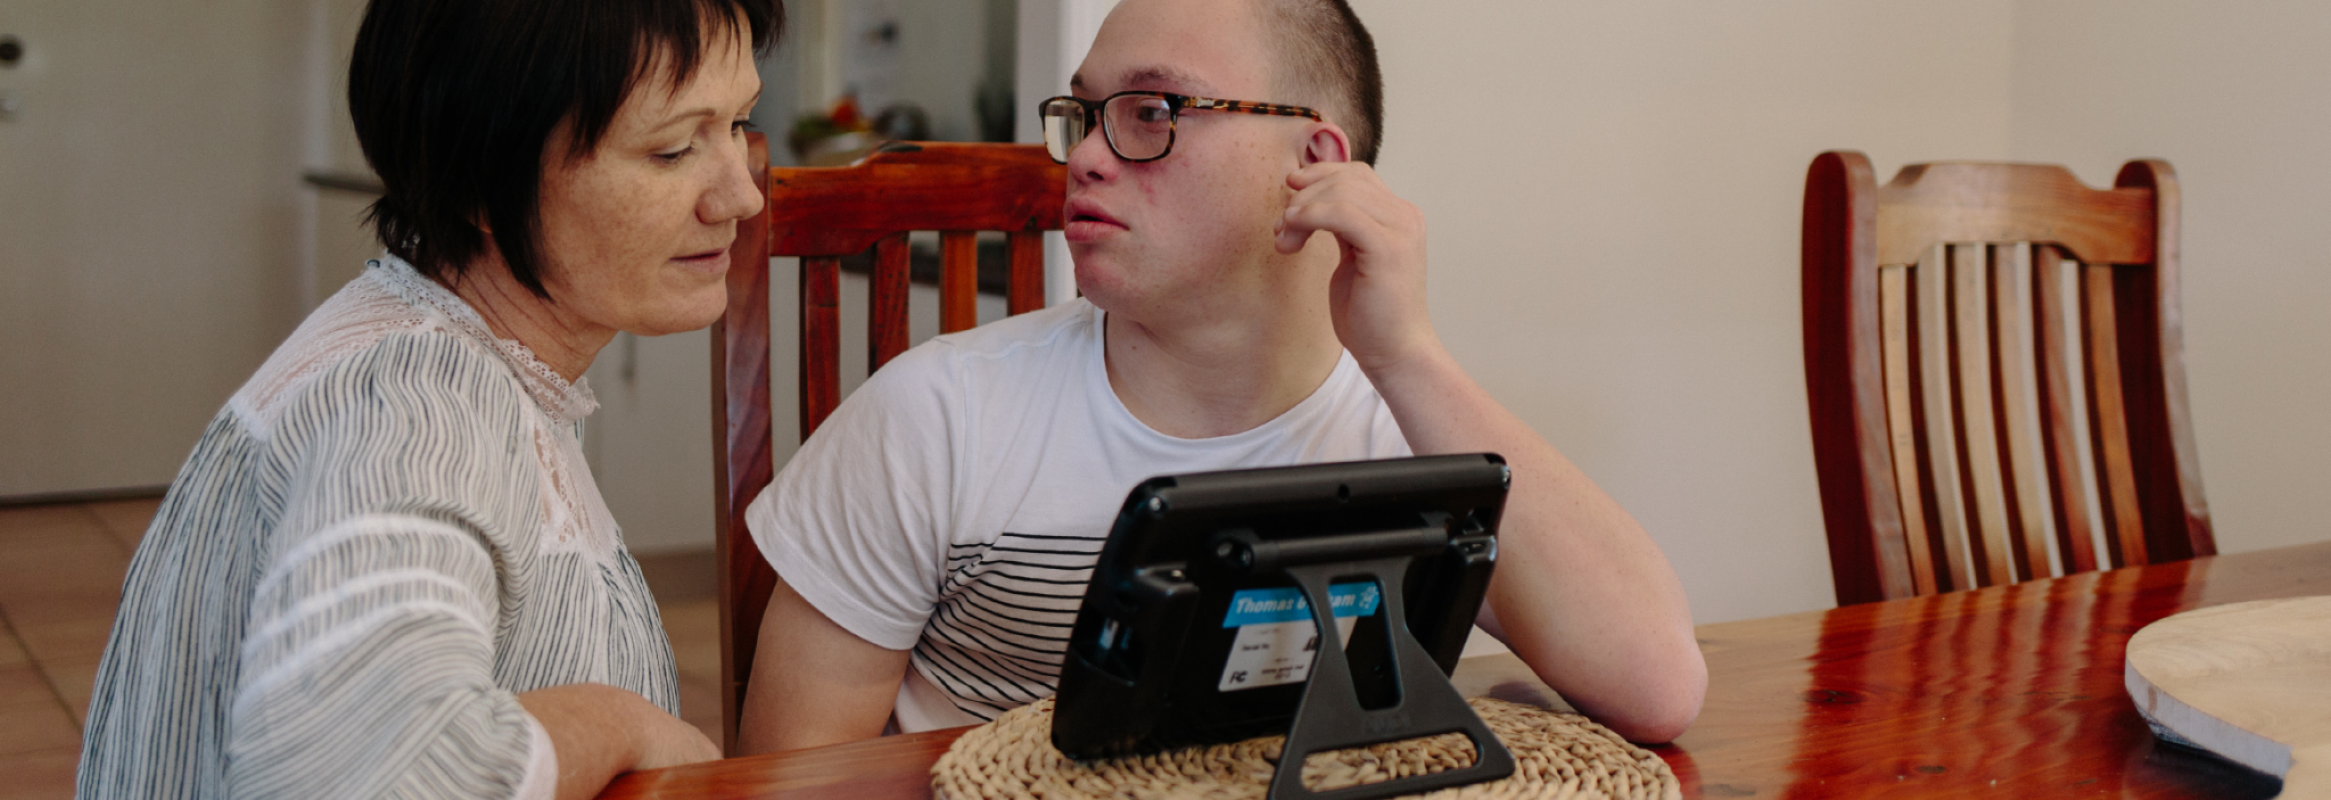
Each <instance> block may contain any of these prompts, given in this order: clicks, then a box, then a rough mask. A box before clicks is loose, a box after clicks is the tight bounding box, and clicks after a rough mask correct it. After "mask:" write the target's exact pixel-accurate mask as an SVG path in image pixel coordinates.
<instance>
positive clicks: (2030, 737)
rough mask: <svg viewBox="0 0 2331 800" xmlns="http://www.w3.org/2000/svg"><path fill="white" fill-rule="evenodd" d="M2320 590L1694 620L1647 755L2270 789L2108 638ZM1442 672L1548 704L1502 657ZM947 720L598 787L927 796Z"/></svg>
mask: <svg viewBox="0 0 2331 800" xmlns="http://www.w3.org/2000/svg"><path fill="white" fill-rule="evenodd" d="M2326 594H2331V541H2324V542H2319V543H2315V544H2306V545H2299V546H2295V547H2285V548H2280V549H2274V550H2261V551H2255V552H2248V553H2238V554H2233V555H2221V556H2210V557H2203V558H2196V559H2193V560H2191V561H2181V562H2175V563H2169V564H2158V565H2153V566H2146V567H2131V568H2126V569H2117V570H2110V571H2105V572H2090V573H2083V574H2079V575H2072V576H2068V577H2062V578H2053V579H2048V580H2040V581H2032V582H2029V583H2021V584H2015V585H2011V586H2001V587H1994V588H1988V589H1977V590H1974V591H1966V592H1954V593H1949V594H1942V595H1934V596H1928V597H1918V598H1911V599H1905V600H1891V601H1886V602H1879V603H1868V604H1863V605H1856V606H1847V607H1843V608H1835V609H1829V610H1826V611H1811V612H1805V613H1801V614H1789V615H1785V616H1778V617H1769V618H1764V619H1754V620H1744V621H1739V622H1723V623H1715V624H1710V625H1702V626H1700V627H1699V628H1698V629H1697V631H1696V633H1697V635H1698V638H1699V641H1700V648H1701V651H1702V652H1703V653H1705V654H1706V655H1707V660H1708V698H1707V703H1706V705H1705V706H1704V707H1703V708H1702V710H1701V712H1700V717H1699V720H1698V721H1697V722H1695V723H1694V724H1693V725H1692V727H1691V729H1690V730H1689V731H1687V732H1686V733H1685V734H1684V735H1683V736H1682V737H1681V738H1678V739H1677V740H1676V741H1674V742H1672V743H1669V744H1665V745H1659V746H1656V747H1652V748H1651V750H1652V752H1654V753H1657V754H1658V755H1659V756H1660V757H1661V758H1663V759H1665V760H1666V761H1667V763H1668V765H1669V766H1670V767H1671V768H1673V769H1674V770H1675V773H1676V776H1677V777H1678V778H1679V779H1681V782H1682V784H1683V794H1684V796H1685V797H1687V798H1741V797H1790V798H1796V797H1805V798H1813V797H1967V796H1988V797H2019V798H2021V797H2036V798H2052V797H2141V798H2188V797H2191V798H2200V797H2209V798H2264V797H2273V796H2275V795H2276V794H2277V793H2278V792H2280V791H2281V781H2279V780H2277V779H2275V778H2274V777H2271V776H2268V775H2263V774H2260V773H2257V772H2253V771H2250V770H2248V769H2246V768H2243V767H2241V766H2238V765H2235V764H2233V763H2231V762H2228V761H2224V760H2221V759H2218V758H2217V757H2215V756H2212V755H2209V754H2207V753H2203V752H2199V751H2195V750H2190V749H2186V748H2183V747H2179V746H2176V745H2171V744H2167V743H2164V742H2162V741H2160V740H2159V739H2157V738H2155V737H2154V736H2153V734H2152V732H2151V731H2150V730H2149V729H2148V728H2147V727H2146V725H2145V721H2144V719H2143V718H2142V717H2140V716H2139V715H2138V713H2137V710H2136V707H2135V706H2134V705H2133V704H2132V703H2131V702H2130V700H2129V696H2128V692H2127V691H2126V690H2125V689H2124V688H2123V674H2122V659H2123V653H2124V651H2125V649H2126V647H2127V645H2128V640H2129V636H2130V635H2131V634H2134V633H2136V632H2137V630H2138V629H2139V628H2142V627H2144V626H2145V625H2146V624H2147V623H2150V622H2152V621H2154V620H2157V619H2161V618H2162V617H2166V616H2169V615H2171V614H2175V613H2177V612H2180V611H2186V610H2189V609H2195V608H2202V607H2205V606H2214V605H2221V604H2225V603H2232V602H2240V601H2244V600H2261V599H2268V598H2278V597H2302V596H2309V595H2326ZM1454 680H1455V681H1456V683H1457V684H1458V688H1460V689H1462V690H1464V691H1465V692H1466V694H1467V695H1469V696H1479V695H1489V696H1496V697H1502V698H1505V699H1509V700H1517V701H1522V702H1531V703H1537V704H1540V705H1548V706H1558V705H1559V703H1560V699H1559V698H1558V697H1556V696H1555V695H1554V694H1553V693H1552V692H1551V691H1549V690H1548V689H1547V688H1546V686H1545V685H1544V684H1543V683H1540V682H1539V681H1538V680H1537V678H1536V677H1535V676H1534V675H1532V674H1531V673H1530V671H1529V669H1528V668H1527V667H1525V666H1523V665H1522V663H1521V662H1520V661H1519V660H1518V659H1515V658H1514V657H1513V656H1510V655H1498V656H1482V657H1476V658H1471V659H1466V660H1465V661H1464V662H1462V663H1461V664H1460V665H1459V666H1458V669H1457V672H1456V675H1455V676H1454ZM964 730H967V729H963V728H957V729H950V730H940V731H930V732H926V733H916V734H907V735H903V736H890V737H885V738H880V739H871V740H866V741H860V742H853V743H849V744H841V745H834V746H831V747H823V748H817V749H813V750H801V751H794V752H789V753H778V754H772V755H761V756H747V757H743V758H732V759H727V760H723V761H715V762H708V763H704V764H697V765H692V766H686V767H676V768H672V769H663V770H653V771H647V772H635V773H631V774H628V775H625V776H623V777H622V778H620V779H618V780H617V781H616V782H615V783H613V784H611V785H609V786H608V787H607V790H606V792H605V793H604V794H602V795H601V797H603V798H624V799H626V800H630V799H632V798H665V797H691V798H697V797H710V798H804V799H812V798H923V797H929V796H930V771H931V765H932V764H933V763H934V762H936V761H937V760H938V758H939V756H940V754H942V753H945V752H946V751H947V746H948V745H949V744H951V743H952V742H954V741H955V739H956V737H958V736H961V735H962V733H963V731H964Z"/></svg>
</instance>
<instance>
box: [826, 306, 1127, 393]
mask: <svg viewBox="0 0 2331 800" xmlns="http://www.w3.org/2000/svg"><path fill="white" fill-rule="evenodd" d="M1096 316H1097V314H1096V313H1095V312H1094V310H1093V307H1092V304H1091V303H1087V302H1085V300H1084V299H1083V298H1077V299H1075V300H1072V301H1069V302H1066V303H1062V304H1060V305H1057V306H1052V307H1050V308H1043V309H1038V310H1035V311H1030V312H1028V313H1025V314H1018V315H1014V316H1010V317H1006V318H1004V319H1000V320H996V321H995V322H990V323H988V324H986V325H981V326H979V327H976V328H972V329H971V330H967V331H960V332H957V333H950V334H947V335H944V336H939V337H936V338H933V339H931V340H930V341H927V342H924V343H922V344H920V345H917V346H915V347H914V348H912V349H909V350H908V351H907V352H905V353H902V354H900V355H899V357H898V358H896V359H894V360H892V361H891V362H890V363H889V364H885V365H883V367H882V369H881V371H879V372H877V373H876V381H879V382H881V383H886V384H890V385H891V386H890V387H885V388H903V386H913V385H923V384H927V383H930V382H933V381H941V382H946V383H957V382H963V381H968V382H972V383H979V382H983V379H1004V380H1008V381H1014V382H1016V381H1019V380H1024V379H1026V378H1027V377H1029V376H1028V375H1025V374H1020V373H1028V372H1030V371H1031V370H1032V371H1034V372H1036V373H1044V372H1053V371H1056V370H1058V369H1060V368H1062V367H1073V366H1074V365H1077V364H1081V363H1083V362H1084V360H1085V359H1089V358H1091V357H1092V356H1093V354H1094V348H1096V347H1098V346H1099V343H1100V334H1099V331H1098V326H1097V324H1096V323H1097V320H1096V319H1095V317H1096ZM886 373H887V374H886ZM883 378H888V380H882V379H883ZM870 385H871V382H870ZM959 388H961V387H959Z"/></svg>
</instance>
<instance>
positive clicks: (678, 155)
mask: <svg viewBox="0 0 2331 800" xmlns="http://www.w3.org/2000/svg"><path fill="white" fill-rule="evenodd" d="M693 152H696V146H695V145H689V146H687V147H683V148H680V149H678V150H673V151H670V152H666V153H657V154H655V155H656V160H658V161H662V162H664V163H666V164H677V163H679V162H680V159H683V158H687V157H688V154H689V153H693Z"/></svg>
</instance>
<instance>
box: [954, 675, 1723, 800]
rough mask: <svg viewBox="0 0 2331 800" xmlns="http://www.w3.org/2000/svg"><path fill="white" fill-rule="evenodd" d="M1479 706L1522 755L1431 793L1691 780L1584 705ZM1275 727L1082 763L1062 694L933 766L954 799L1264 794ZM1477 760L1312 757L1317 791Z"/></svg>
mask: <svg viewBox="0 0 2331 800" xmlns="http://www.w3.org/2000/svg"><path fill="white" fill-rule="evenodd" d="M1471 702H1472V704H1473V710H1474V712H1475V713H1478V714H1480V715H1481V719H1482V721H1484V722H1487V723H1489V729H1490V730H1492V731H1495V732H1496V733H1497V737H1498V738H1499V739H1500V740H1503V741H1504V742H1505V745H1506V749H1508V750H1511V751H1513V754H1514V774H1513V775H1512V776H1511V777H1508V778H1505V779H1503V780H1496V781H1489V782H1486V783H1476V784H1472V785H1470V786H1459V787H1456V788H1451V789H1443V790H1440V791H1437V792H1433V793H1430V794H1427V795H1424V796H1425V797H1431V798H1447V799H1451V800H1453V799H1454V798H1468V799H1470V798H1578V799H1579V800H1586V799H1587V798H1604V799H1605V800H1676V799H1677V798H1680V797H1682V786H1681V785H1680V784H1678V783H1677V782H1676V779H1675V773H1674V772H1671V771H1669V770H1668V768H1667V763H1666V762H1664V761H1661V760H1659V757H1658V756H1656V755H1652V754H1651V752H1650V751H1648V750H1644V749H1643V748H1640V747H1636V746H1635V745H1632V744H1629V743H1627V740H1625V739H1621V738H1619V735H1618V734H1615V733H1612V732H1611V731H1610V729H1609V728H1605V727H1603V726H1601V725H1597V724H1595V723H1594V722H1593V721H1591V720H1588V719H1587V718H1585V717H1582V716H1579V715H1577V714H1570V713H1565V712H1559V711H1547V710H1544V709H1540V708H1533V707H1530V706H1525V705H1520V704H1517V703H1509V702H1506V701H1503V700H1493V699H1489V698H1475V699H1474V700H1472V701H1471ZM1285 741H1286V737H1283V736H1265V737H1260V738H1255V739H1248V740H1246V741H1243V742H1237V743H1234V744H1218V745H1209V746H1206V747H1191V748H1185V749H1181V750H1174V751H1170V752H1165V753H1157V754H1153V755H1146V756H1134V757H1128V758H1116V759H1100V760H1095V761H1076V760H1072V759H1070V758H1069V757H1067V756H1064V755H1061V753H1060V751H1059V750H1058V749H1055V748H1054V747H1053V746H1052V701H1051V700H1049V699H1047V700H1042V701H1038V702H1036V703H1034V704H1031V705H1027V706H1022V707H1020V708H1016V709H1013V710H1011V711H1008V712H1005V713H1004V715H1003V716H1001V717H997V718H996V720H995V721H994V722H990V723H988V724H986V725H981V726H979V727H977V728H973V729H972V730H971V731H969V732H967V733H965V734H963V738H961V739H957V740H955V746H953V747H951V748H948V750H947V754H946V755H944V756H940V757H939V763H938V764H937V765H935V766H933V767H932V768H931V789H932V791H933V793H934V794H936V795H937V796H938V797H940V798H945V799H946V800H973V799H974V798H981V799H982V800H987V799H991V798H992V799H994V800H1034V799H1036V798H1041V799H1042V800H1079V799H1081V798H1094V799H1095V800H1099V798H1116V799H1121V800H1149V799H1150V798H1209V799H1210V800H1246V799H1247V798H1260V797H1262V796H1263V795H1264V794H1265V793H1266V792H1267V791H1268V790H1269V788H1270V782H1271V773H1272V771H1273V770H1274V769H1276V768H1277V764H1278V759H1279V748H1280V745H1282V744H1284V743H1285ZM1472 763H1473V745H1472V743H1471V742H1469V741H1467V740H1466V739H1465V737H1464V735H1463V734H1456V733H1450V734H1443V735H1440V736H1434V737H1429V738H1424V739H1411V740H1408V741H1404V742H1392V743H1389V744H1382V745H1375V746H1372V747H1365V748H1354V749H1351V750H1339V751H1336V752H1334V753H1318V754H1314V755H1312V756H1311V758H1309V759H1306V760H1305V761H1304V764H1303V782H1304V784H1305V785H1306V786H1309V787H1311V789H1312V790H1313V791H1323V790H1327V789H1335V788H1340V787H1344V786H1353V785H1357V784H1362V783H1375V782H1378V781H1384V780H1390V779H1392V778H1400V777H1407V776H1409V775H1418V774H1425V773H1431V772H1440V771H1442V770H1447V769H1456V768H1461V767H1465V766H1468V765H1471V764H1472Z"/></svg>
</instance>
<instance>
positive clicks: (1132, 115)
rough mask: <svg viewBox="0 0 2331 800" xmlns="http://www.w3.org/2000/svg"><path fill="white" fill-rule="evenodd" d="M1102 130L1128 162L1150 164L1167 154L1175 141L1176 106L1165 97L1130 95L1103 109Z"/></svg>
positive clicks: (1114, 99) (1110, 103)
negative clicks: (1152, 160) (1103, 122)
mask: <svg viewBox="0 0 2331 800" xmlns="http://www.w3.org/2000/svg"><path fill="white" fill-rule="evenodd" d="M1101 115H1102V116H1103V118H1104V119H1105V124H1104V125H1103V126H1102V129H1103V130H1106V131H1108V133H1109V144H1111V145H1115V146H1116V148H1117V155H1118V156H1120V157H1123V158H1125V159H1126V160H1129V161H1147V160H1149V159H1153V158H1157V157H1158V156H1162V155H1165V151H1166V147H1168V146H1170V145H1172V144H1173V142H1174V107H1173V104H1172V103H1168V102H1166V100H1165V98H1163V97H1151V96H1148V95H1139V94H1128V95H1119V96H1117V97H1115V98H1112V99H1110V100H1109V105H1108V106H1107V107H1105V108H1102V109H1101Z"/></svg>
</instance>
